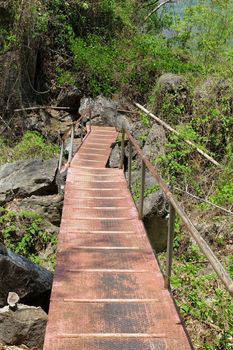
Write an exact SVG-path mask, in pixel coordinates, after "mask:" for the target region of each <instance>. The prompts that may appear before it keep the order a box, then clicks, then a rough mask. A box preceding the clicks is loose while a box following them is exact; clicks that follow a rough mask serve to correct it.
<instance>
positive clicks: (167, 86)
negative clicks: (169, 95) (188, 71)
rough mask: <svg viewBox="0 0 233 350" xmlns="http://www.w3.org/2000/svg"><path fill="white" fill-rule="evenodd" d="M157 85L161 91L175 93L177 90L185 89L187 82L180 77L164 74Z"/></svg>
mask: <svg viewBox="0 0 233 350" xmlns="http://www.w3.org/2000/svg"><path fill="white" fill-rule="evenodd" d="M158 84H159V85H160V87H161V88H162V89H163V90H166V91H168V92H175V91H177V90H179V89H183V88H185V89H186V88H187V81H186V79H185V78H184V77H183V76H182V75H177V74H172V73H166V74H163V75H161V77H160V78H159V80H158Z"/></svg>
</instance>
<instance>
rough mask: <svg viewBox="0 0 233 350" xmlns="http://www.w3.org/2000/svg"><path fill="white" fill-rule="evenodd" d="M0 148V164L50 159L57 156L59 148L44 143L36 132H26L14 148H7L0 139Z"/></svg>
mask: <svg viewBox="0 0 233 350" xmlns="http://www.w3.org/2000/svg"><path fill="white" fill-rule="evenodd" d="M0 146H1V149H2V152H1V156H0V164H4V163H7V162H13V161H17V160H24V159H28V158H42V159H50V158H53V157H56V156H57V155H58V154H59V146H58V145H53V144H52V143H48V142H46V141H45V139H44V137H43V136H42V135H41V134H40V133H38V132H37V131H26V132H25V134H24V135H23V138H22V140H21V141H19V142H18V143H17V144H16V145H15V146H14V147H10V146H8V145H7V143H6V141H4V140H3V139H0Z"/></svg>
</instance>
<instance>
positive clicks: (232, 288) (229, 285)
mask: <svg viewBox="0 0 233 350" xmlns="http://www.w3.org/2000/svg"><path fill="white" fill-rule="evenodd" d="M125 132H126V135H127V137H128V139H129V140H130V141H131V143H132V145H133V146H134V148H135V150H136V151H137V154H138V155H139V157H140V158H141V160H142V161H143V162H144V164H145V165H146V167H147V169H148V170H149V172H150V173H151V175H152V176H154V178H155V179H156V180H157V183H158V185H159V186H160V188H161V189H162V191H163V192H164V194H165V196H166V198H167V199H168V201H169V203H170V204H171V205H172V206H173V208H174V209H175V211H176V212H177V213H178V214H179V216H180V217H181V219H182V221H183V223H184V225H185V227H186V228H187V230H188V232H189V234H190V235H191V237H192V238H193V239H194V240H195V242H196V243H197V245H198V246H199V248H200V250H201V251H202V253H203V254H204V255H205V256H206V257H207V259H208V260H209V262H210V264H211V266H212V267H213V269H214V271H215V272H216V274H217V275H218V277H219V278H220V279H221V281H222V282H223V284H224V285H225V287H226V289H227V290H228V292H229V294H230V295H231V296H232V297H233V280H232V279H231V277H230V276H229V274H228V273H227V271H226V270H225V269H224V267H223V265H222V264H221V262H220V261H219V260H218V258H217V257H216V255H215V254H214V252H213V251H212V250H211V248H210V246H209V245H208V244H207V242H206V241H205V240H204V239H203V238H202V236H201V235H200V233H199V232H198V230H197V229H196V227H195V226H194V225H193V223H192V222H191V221H190V219H189V217H188V216H187V214H186V213H185V212H184V210H183V209H182V208H181V206H180V204H179V203H178V201H177V200H176V199H175V197H173V194H172V193H171V191H170V190H169V188H168V186H167V185H166V183H165V182H164V180H163V179H162V178H161V176H160V175H159V173H158V171H157V169H156V168H155V167H154V165H152V163H151V162H150V161H149V160H148V159H147V157H146V156H145V155H144V154H143V152H142V150H141V149H140V147H139V145H138V144H137V142H136V140H135V139H134V138H133V136H132V135H131V134H130V133H129V131H128V130H125Z"/></svg>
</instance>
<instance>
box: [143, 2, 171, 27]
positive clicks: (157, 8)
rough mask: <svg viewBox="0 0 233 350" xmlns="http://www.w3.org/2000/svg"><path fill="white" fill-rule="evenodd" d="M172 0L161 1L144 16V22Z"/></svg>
mask: <svg viewBox="0 0 233 350" xmlns="http://www.w3.org/2000/svg"><path fill="white" fill-rule="evenodd" d="M171 2H172V0H164V1H163V2H161V3H160V4H159V5H158V6H156V7H155V8H154V9H153V10H152V11H151V12H150V13H149V14H148V15H147V16H146V17H145V18H144V22H146V21H147V20H148V18H150V17H151V16H152V15H153V13H155V12H157V11H158V10H159V9H160V8H161V7H162V6H164V5H166V4H168V3H171Z"/></svg>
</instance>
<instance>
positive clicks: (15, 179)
mask: <svg viewBox="0 0 233 350" xmlns="http://www.w3.org/2000/svg"><path fill="white" fill-rule="evenodd" d="M57 165H58V161H57V160H56V159H52V160H47V161H43V160H41V159H30V160H25V161H18V162H15V163H7V164H4V165H2V166H0V196H1V197H2V198H3V196H4V195H5V196H7V198H6V201H10V200H12V199H13V198H14V197H26V196H30V195H33V194H35V195H46V194H54V193H57V192H58V189H57V185H56V172H57Z"/></svg>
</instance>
